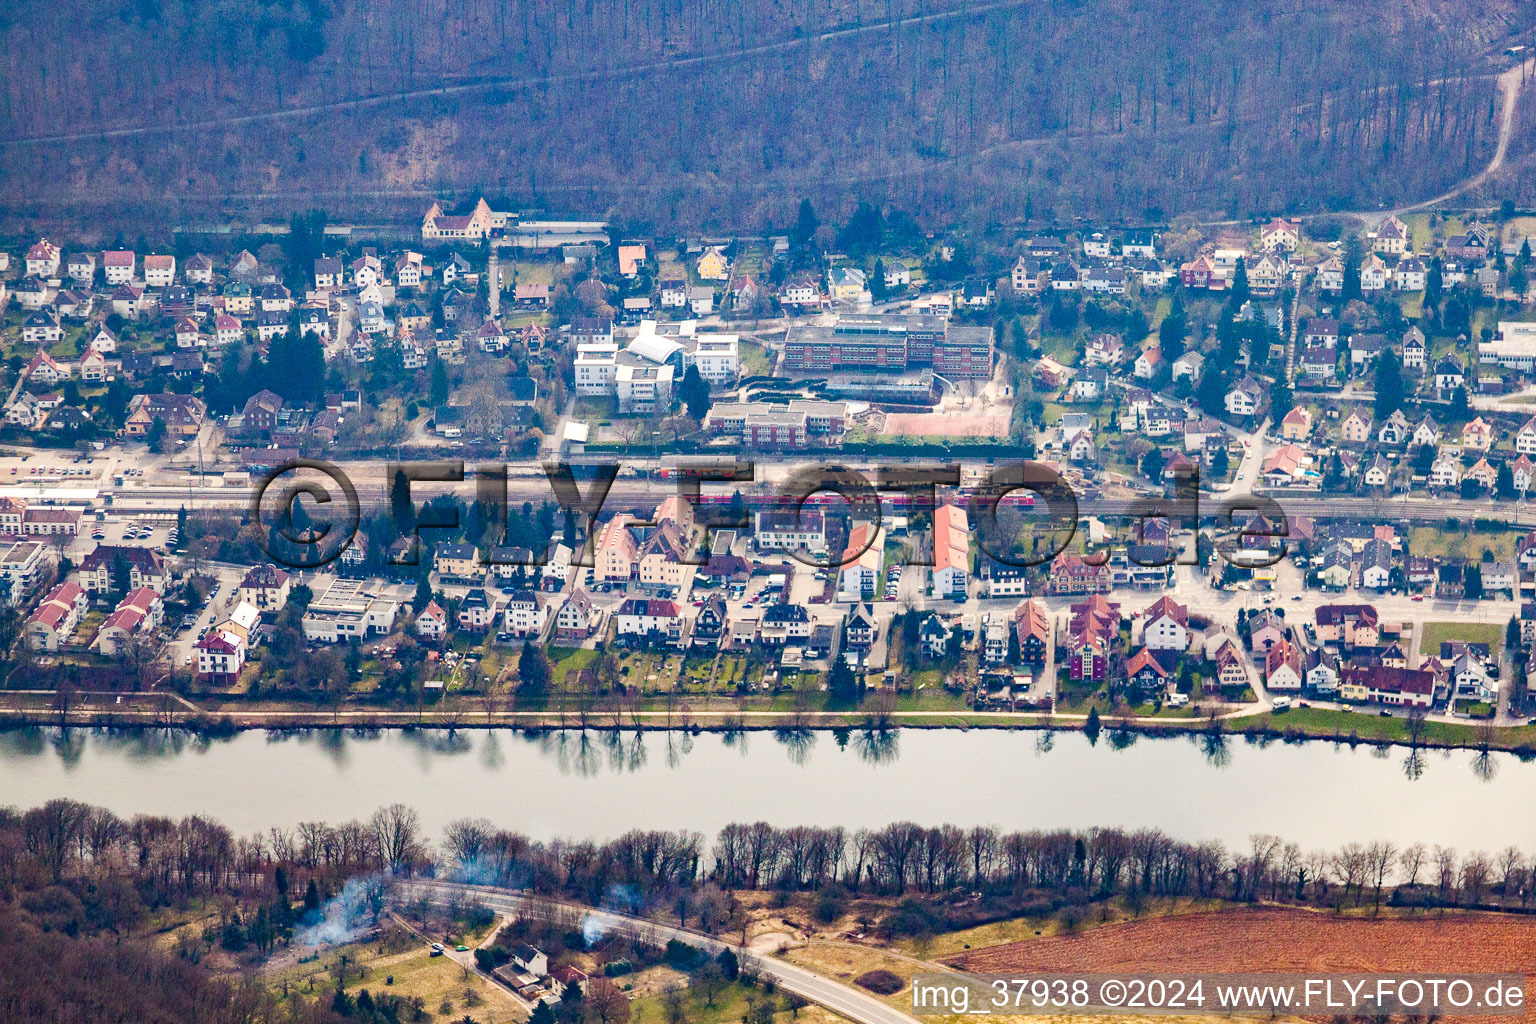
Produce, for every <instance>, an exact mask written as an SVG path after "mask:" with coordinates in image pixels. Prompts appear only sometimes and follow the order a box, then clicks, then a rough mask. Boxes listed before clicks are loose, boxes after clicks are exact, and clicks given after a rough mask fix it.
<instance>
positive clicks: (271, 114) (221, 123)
mask: <svg viewBox="0 0 1536 1024" xmlns="http://www.w3.org/2000/svg"><path fill="white" fill-rule="evenodd" d="M1024 3H1025V0H993V2H991V3H980V4H973V5H969V6H965V7H960V8H956V9H954V10H948V11H938V12H935V13H933V14H917V15H912V16H910V17H906V18H899V19H893V20H890V21H880V22H874V23H871V24H867V25H847V26H844V27H842V28H835V29H829V30H827V31H825V32H819V33H817V34H816V35H812V36H801V37H792V38H789V39H781V40H778V41H775V42H771V43H761V44H759V45H757V46H746V47H741V48H738V49H735V50H727V51H720V52H716V53H702V54H695V55H694V56H691V57H675V58H672V59H670V60H656V61H646V62H643V63H640V64H632V65H630V66H628V67H623V68H600V69H595V70H591V71H572V72H565V73H562V74H554V75H539V76H535V77H511V76H498V77H493V78H485V79H481V80H480V81H477V82H469V83H464V84H460V85H439V86H434V87H432V88H426V89H407V90H404V91H401V92H392V93H384V94H378V95H373V96H361V97H358V98H357V99H352V100H341V101H336V102H331V103H313V104H310V105H308V106H303V107H290V108H288V109H286V110H269V111H263V112H261V113H259V114H241V115H235V116H230V117H216V118H210V119H208V120H205V121H186V122H182V123H179V124H161V125H145V126H142V127H136V128H111V129H98V130H96V131H80V132H65V133H61V134H58V135H32V136H19V137H16V138H10V139H3V140H0V147H9V146H21V145H28V144H38V143H59V142H81V141H85V140H87V139H121V138H130V137H133V136H137V135H159V134H163V133H169V132H184V131H200V130H203V129H208V128H225V127H232V126H235V125H245V124H258V123H261V122H264V121H283V120H291V119H293V118H301V117H308V116H310V115H313V114H324V113H332V112H339V111H358V110H366V109H369V108H373V107H384V106H391V107H392V106H396V105H398V104H400V103H404V102H406V101H408V100H414V99H427V98H430V97H436V96H462V95H466V94H470V93H477V92H489V91H491V90H494V89H512V90H522V89H531V88H536V87H540V86H550V85H560V84H565V83H571V82H590V81H602V80H605V79H622V78H630V77H633V76H636V75H645V74H650V73H652V72H655V71H672V70H676V69H679V68H689V67H700V66H705V65H710V64H718V63H722V62H727V61H736V60H740V59H742V58H745V57H759V56H763V55H765V54H770V53H780V52H784V51H787V50H794V49H798V48H800V47H802V46H805V45H807V44H808V43H824V42H831V41H833V40H838V39H846V38H850V37H854V36H861V35H866V34H869V33H872V32H887V31H891V30H893V29H902V28H911V27H914V26H918V25H926V24H929V23H931V22H937V21H949V20H951V19H954V18H968V17H971V16H973V15H977V14H987V13H990V12H992V11H1000V10H1006V9H1007V8H1010V7H1021V6H1023V5H1024Z"/></svg>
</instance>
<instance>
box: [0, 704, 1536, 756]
mask: <svg viewBox="0 0 1536 1024" xmlns="http://www.w3.org/2000/svg"><path fill="white" fill-rule="evenodd" d="M26 726H52V727H72V728H74V727H79V728H106V729H179V730H186V731H188V732H193V733H197V734H203V735H210V736H220V735H234V734H237V733H240V732H245V731H311V730H314V731H325V730H336V729H348V730H357V731H363V732H371V731H382V730H415V729H446V730H479V729H507V728H511V729H518V730H522V731H525V732H529V733H535V734H537V733H546V732H560V731H597V732H603V731H625V732H639V731H659V732H685V733H691V734H694V735H697V734H699V733H705V732H709V733H724V734H734V733H745V732H753V731H757V732H768V731H784V730H790V731H800V730H805V731H809V732H839V731H847V730H855V729H858V730H866V731H876V732H885V731H895V730H899V729H918V730H931V729H956V730H972V729H979V730H1025V731H1037V732H1038V731H1062V730H1068V731H1077V732H1087V733H1089V734H1090V739H1092V740H1093V741H1095V742H1097V741H1098V740H1099V739H1101V738H1104V739H1106V741H1107V742H1110V743H1116V742H1121V741H1120V740H1119V739H1118V737H1120V736H1129V735H1139V736H1151V737H1158V736H1181V735H1183V736H1190V735H1193V736H1197V737H1198V736H1206V737H1211V738H1217V737H1221V736H1227V735H1231V736H1241V737H1244V738H1247V739H1250V740H1254V741H1277V740H1278V741H1281V742H1285V743H1300V742H1307V741H1324V742H1330V743H1335V744H1346V745H1350V746H1354V745H1358V744H1367V745H1372V746H1381V745H1386V746H1397V747H1404V748H1409V749H1421V750H1474V751H1505V752H1509V753H1513V754H1515V755H1516V756H1518V757H1520V758H1521V759H1522V760H1528V759H1536V724H1526V725H1518V726H1492V725H1489V724H1487V723H1482V724H1475V723H1467V724H1463V723H1460V722H1450V721H1445V720H1443V719H1425V720H1422V721H1419V722H1412V721H1410V720H1409V719H1407V718H1405V717H1402V716H1400V715H1393V716H1382V715H1380V714H1379V713H1378V712H1377V711H1375V710H1369V709H1368V710H1359V711H1344V710H1334V709H1325V708H1292V709H1290V710H1287V711H1283V712H1274V711H1269V710H1265V709H1263V708H1259V707H1235V708H1234V707H1232V706H1226V707H1225V708H1224V709H1223V710H1221V711H1218V712H1214V713H1206V714H1199V713H1196V712H1192V711H1191V710H1189V709H1164V710H1163V711H1162V712H1161V713H1159V714H1157V715H1155V716H1145V715H1143V716H1112V715H1109V714H1104V715H1101V716H1097V717H1096V718H1095V717H1094V716H1089V715H1083V714H1050V713H1045V712H1010V711H987V712H967V711H912V710H886V709H870V708H854V709H847V710H815V711H813V710H806V709H796V710H780V709H753V708H719V707H704V708H700V707H697V706H692V705H679V706H677V707H674V708H671V709H667V710H639V709H619V710H611V709H605V710H604V711H602V712H601V713H598V712H593V711H590V710H588V711H586V712H582V711H580V710H570V709H565V710H526V709H509V708H505V707H497V706H495V704H494V702H490V703H485V704H482V705H481V706H479V707H475V706H474V705H473V704H463V705H458V706H452V707H443V706H436V705H423V706H420V707H416V708H360V707H356V706H352V705H346V704H342V705H336V706H332V707H313V706H305V705H302V704H297V703H294V702H264V703H258V704H253V703H252V702H248V701H241V702H221V701H217V700H215V701H208V702H204V703H198V702H197V701H195V700H190V699H188V698H185V697H181V696H179V695H176V694H171V693H161V692H151V693H132V694H109V693H93V694H76V695H74V697H73V699H72V701H71V703H70V704H69V705H68V706H67V707H61V706H59V704H58V702H57V701H56V700H50V698H49V697H48V695H47V694H46V693H45V692H43V691H27V692H25V693H16V692H12V693H8V694H0V728H15V727H26Z"/></svg>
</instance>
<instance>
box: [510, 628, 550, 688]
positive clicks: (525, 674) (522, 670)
mask: <svg viewBox="0 0 1536 1024" xmlns="http://www.w3.org/2000/svg"><path fill="white" fill-rule="evenodd" d="M550 676H551V670H550V665H549V655H547V654H545V653H544V648H542V647H540V646H538V645H536V644H534V643H533V642H532V641H531V640H525V641H523V653H522V654H521V655H519V656H518V659H517V678H518V682H519V683H520V684H521V686H522V688H523V689H524V690H526V691H527V692H529V693H543V692H545V691H546V690H547V689H549V680H550Z"/></svg>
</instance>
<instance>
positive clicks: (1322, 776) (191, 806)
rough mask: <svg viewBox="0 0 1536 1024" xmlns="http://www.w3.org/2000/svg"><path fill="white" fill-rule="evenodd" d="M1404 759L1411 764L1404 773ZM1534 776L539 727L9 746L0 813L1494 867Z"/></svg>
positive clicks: (1130, 739) (954, 736)
mask: <svg viewBox="0 0 1536 1024" xmlns="http://www.w3.org/2000/svg"><path fill="white" fill-rule="evenodd" d="M1410 758H1416V759H1417V760H1415V761H1412V762H1410V760H1409V759H1410ZM1533 792H1536V763H1527V762H1522V761H1520V760H1519V759H1517V758H1516V757H1514V756H1513V755H1508V754H1487V755H1482V756H1481V757H1480V756H1479V755H1478V754H1477V753H1475V752H1473V751H1467V750H1456V751H1425V752H1419V753H1417V754H1411V753H1410V751H1408V750H1407V749H1405V748H1402V747H1392V748H1375V747H1371V746H1368V745H1365V744H1361V745H1359V746H1358V747H1355V748H1353V749H1352V748H1350V747H1348V746H1347V745H1336V744H1333V743H1328V742H1318V741H1312V742H1306V743H1282V742H1278V741H1275V742H1269V743H1258V742H1250V741H1249V740H1246V739H1244V738H1241V737H1224V738H1222V739H1220V740H1219V741H1216V742H1215V743H1214V745H1213V741H1212V740H1210V739H1209V738H1208V737H1201V736H1185V737H1177V738H1151V737H1144V736H1143V737H1136V736H1131V735H1127V736H1124V737H1116V736H1112V735H1111V734H1110V733H1108V732H1106V733H1105V734H1104V735H1102V736H1100V737H1099V740H1098V743H1097V744H1096V745H1094V744H1090V743H1089V741H1088V739H1087V737H1086V736H1084V735H1083V734H1082V733H1080V732H1061V733H1043V732H1029V731H1005V730H983V729H975V730H970V731H960V730H905V731H901V732H895V733H886V734H870V733H866V732H862V731H858V730H855V731H853V732H851V733H844V734H842V735H841V736H839V735H837V734H834V733H830V732H821V733H810V732H806V733H802V734H799V735H797V736H793V737H785V736H781V735H777V734H774V733H770V732H751V733H743V734H738V735H733V736H732V735H722V734H718V733H704V734H701V735H698V736H687V735H684V734H680V733H662V732H658V731H651V732H647V733H645V734H644V735H639V736H637V735H636V734H634V733H625V734H623V735H622V736H619V737H617V738H615V737H614V736H613V734H611V733H595V732H593V733H588V734H586V737H585V739H583V738H582V737H581V736H580V735H579V734H576V733H546V734H543V735H539V736H529V735H525V734H523V733H519V732H515V731H511V730H505V729H497V730H460V731H458V732H455V733H449V732H444V731H436V730H419V731H382V732H378V733H373V734H367V735H358V734H354V733H350V732H339V731H311V732H298V731H296V732H292V733H284V734H279V733H263V732H244V733H240V734H238V735H235V736H233V737H229V738H218V739H210V738H206V737H200V736H194V735H190V734H186V733H164V732H153V731H122V732H107V731H102V730H82V729H74V730H71V731H70V732H69V733H68V734H67V735H64V734H61V733H59V732H58V731H57V730H54V729H44V728H29V729H21V730H12V731H7V732H3V733H0V805H3V804H11V805H15V806H31V805H34V804H38V803H41V802H43V801H44V800H47V799H50V798H52V797H56V796H67V797H73V798H75V799H77V800H83V801H86V802H89V803H95V804H100V805H102V806H105V807H108V808H111V809H112V810H113V811H115V812H117V813H118V814H121V815H124V816H127V815H131V814H135V813H140V812H145V813H155V814H166V815H173V816H180V815H185V814H191V813H203V814H208V815H211V816H214V817H216V818H218V819H219V820H220V821H223V822H224V823H225V824H227V825H229V826H230V827H231V828H233V829H235V830H236V831H237V832H241V833H248V832H252V831H257V830H264V829H266V828H267V827H269V826H273V825H277V826H291V825H293V824H295V823H297V822H299V821H308V820H323V821H329V822H333V823H334V822H341V821H345V820H348V819H351V818H361V817H366V816H367V815H368V814H369V813H371V812H372V810H373V809H374V808H375V807H377V806H380V805H382V804H386V803H392V802H395V801H401V802H404V803H407V804H409V805H411V806H413V807H415V808H416V809H417V810H418V811H419V812H420V814H421V816H422V820H423V824H424V825H425V826H426V828H427V829H428V831H429V833H430V834H431V835H432V836H434V837H436V836H438V835H440V834H441V830H442V826H443V825H444V824H445V823H446V822H448V821H450V820H452V819H454V818H456V817H460V816H464V815H470V816H484V817H487V818H490V819H491V820H493V821H495V822H496V823H498V824H501V825H504V826H507V827H511V828H514V829H517V830H520V831H522V832H525V833H527V834H529V835H532V836H535V837H538V838H545V839H547V838H552V837H556V836H564V837H581V838H605V837H611V836H614V835H617V834H619V833H621V832H623V831H625V830H627V829H631V828H669V829H680V828H689V829H694V830H697V831H699V832H703V833H704V834H705V835H706V836H713V834H714V833H715V832H716V831H717V830H718V829H719V828H720V826H722V825H724V824H725V823H727V822H730V821H755V820H760V819H761V820H766V821H769V822H772V823H774V824H777V825H793V824H808V825H834V824H836V825H843V826H845V827H847V828H849V829H854V828H858V827H863V826H879V825H883V824H886V823H887V822H890V821H895V820H911V821H916V822H919V823H921V824H924V825H931V824H942V823H953V824H957V825H973V824H993V825H997V826H1000V827H1002V828H1005V829H1015V828H1055V827H1064V828H1086V827H1089V826H1093V825H1106V826H1108V825H1113V826H1120V827H1124V828H1138V827H1142V826H1156V827H1158V828H1161V829H1163V830H1164V831H1166V832H1168V833H1170V834H1173V835H1175V836H1179V837H1181V838H1186V839H1220V840H1223V841H1225V842H1226V843H1228V844H1231V845H1243V846H1246V845H1247V840H1248V836H1249V835H1250V834H1252V833H1254V832H1272V833H1275V834H1277V835H1280V836H1282V837H1283V838H1285V839H1287V840H1293V841H1295V842H1297V843H1300V844H1301V845H1302V846H1303V848H1312V847H1334V846H1337V845H1339V844H1341V843H1344V842H1349V841H1362V842H1364V841H1369V840H1373V839H1391V840H1394V841H1396V842H1398V843H1399V844H1402V843H1409V842H1424V843H1427V844H1431V845H1433V844H1437V843H1438V844H1444V845H1451V846H1455V847H1457V848H1459V849H1462V850H1470V849H1484V850H1487V851H1489V852H1493V851H1496V850H1499V849H1502V848H1503V847H1505V846H1508V845H1510V844H1514V845H1517V846H1520V847H1522V848H1524V849H1530V848H1532V847H1533V846H1536V817H1533V816H1532V815H1530V814H1529V813H1528V811H1527V804H1528V802H1529V799H1530V794H1531V793H1533Z"/></svg>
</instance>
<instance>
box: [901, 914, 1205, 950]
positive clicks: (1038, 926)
mask: <svg viewBox="0 0 1536 1024" xmlns="http://www.w3.org/2000/svg"><path fill="white" fill-rule="evenodd" d="M1217 905H1218V904H1217V903H1216V901H1214V900H1193V899H1177V900H1160V901H1152V902H1150V903H1149V905H1148V906H1145V907H1143V908H1142V911H1141V915H1140V916H1141V917H1149V916H1172V915H1177V914H1193V913H1200V912H1203V911H1209V910H1212V909H1214V908H1215V907H1216V906H1217ZM1135 916H1136V915H1134V914H1133V913H1132V912H1131V911H1130V910H1129V909H1128V908H1127V907H1126V906H1125V904H1124V903H1123V901H1121V900H1118V899H1117V900H1113V901H1109V902H1105V903H1102V904H1100V905H1098V906H1096V907H1095V908H1094V910H1093V913H1092V914H1091V915H1090V920H1091V921H1092V922H1093V923H1095V924H1118V923H1121V922H1123V921H1129V920H1132V919H1133V918H1134V917H1135ZM1062 930H1063V924H1062V920H1061V918H1060V917H1059V916H1055V915H1053V916H1050V917H1015V918H1010V919H1009V920H1006V921H995V922H992V923H991V924H984V925H979V926H977V927H975V928H966V929H963V930H961V931H957V932H945V933H944V934H942V935H939V936H936V937H935V938H933V939H931V940H929V941H928V942H926V943H916V942H912V941H910V940H907V941H903V942H900V943H898V944H897V945H898V947H899V948H900V949H901V950H902V951H904V952H907V953H911V954H912V955H914V956H916V955H918V950H919V948H920V947H921V948H922V950H923V953H924V954H925V956H926V958H927V959H930V960H940V959H944V958H947V957H952V956H958V955H961V954H963V953H964V952H965V951H966V950H969V949H981V948H983V947H986V946H996V945H999V944H1002V943H1008V942H1022V941H1025V940H1028V939H1036V938H1047V937H1050V936H1052V935H1059V934H1061V933H1062Z"/></svg>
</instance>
